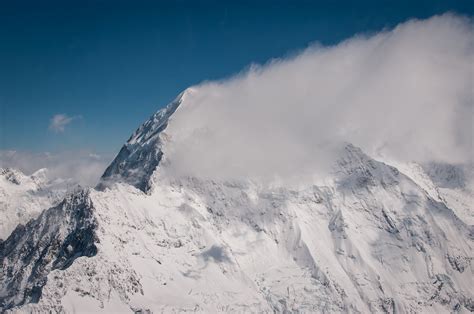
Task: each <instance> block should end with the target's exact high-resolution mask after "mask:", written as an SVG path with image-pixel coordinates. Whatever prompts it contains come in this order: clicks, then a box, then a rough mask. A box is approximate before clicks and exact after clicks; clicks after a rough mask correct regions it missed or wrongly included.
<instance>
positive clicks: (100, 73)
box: [0, 0, 474, 153]
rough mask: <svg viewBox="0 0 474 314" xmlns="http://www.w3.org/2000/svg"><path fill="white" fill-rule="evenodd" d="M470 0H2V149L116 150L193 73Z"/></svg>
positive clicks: (231, 67)
mask: <svg viewBox="0 0 474 314" xmlns="http://www.w3.org/2000/svg"><path fill="white" fill-rule="evenodd" d="M254 2H257V3H258V4H255V3H254ZM473 2H474V1H470V0H468V1H463V0H456V1H452V0H451V1H437V0H431V1H380V0H379V1H363V2H359V1H353V2H351V1H311V2H310V1H304V2H303V1H271V2H270V1H248V2H247V1H235V2H234V3H230V2H224V1H222V2H217V1H216V2H202V1H201V2H198V1H194V2H191V1H189V2H188V1H166V2H165V1H163V2H160V1H99V0H96V1H84V0H81V1H13V0H11V1H7V0H0V38H1V42H0V123H1V125H0V149H15V150H28V151H36V152H39V151H53V152H54V151H62V150H75V149H86V150H92V151H96V152H105V153H113V152H116V151H117V150H118V149H119V148H120V146H121V145H122V144H123V142H124V141H125V140H126V139H127V138H128V137H129V135H130V134H131V133H132V132H133V131H134V130H135V129H136V128H137V127H138V126H139V124H140V123H142V122H143V121H144V120H145V119H146V118H148V116H150V115H151V114H152V113H153V112H155V111H156V110H158V109H159V108H160V107H162V106H164V105H166V104H167V103H168V102H169V101H170V100H172V99H173V98H174V97H175V96H176V95H177V94H178V93H179V92H180V91H182V90H183V89H184V88H186V87H188V86H190V85H193V84H197V83H199V82H201V81H203V80H213V79H219V78H224V77H228V76H230V75H232V74H235V73H236V72H239V71H241V70H242V69H244V68H245V67H247V66H248V65H249V64H251V63H265V62H266V61H267V60H269V59H271V58H275V57H284V56H286V55H289V54H292V53H295V52H297V51H299V50H301V49H304V48H305V47H307V46H308V45H309V44H310V43H314V42H320V43H322V44H324V45H330V44H334V43H337V42H339V41H340V40H342V39H345V38H348V37H351V36H353V35H354V34H356V33H370V32H376V31H379V30H381V29H383V28H390V27H393V26H395V25H396V24H398V23H400V22H403V21H405V20H407V19H409V18H412V17H417V18H427V17H429V16H432V15H434V14H441V13H444V12H446V11H452V12H457V13H460V14H465V15H472V14H473ZM58 113H63V114H67V115H69V116H76V115H80V116H81V117H82V118H81V119H76V120H74V121H73V122H72V123H71V124H70V125H68V126H67V127H66V129H65V131H64V132H62V133H61V132H60V133H55V132H53V131H51V130H49V129H48V125H49V122H50V119H51V117H52V116H53V115H55V114H58Z"/></svg>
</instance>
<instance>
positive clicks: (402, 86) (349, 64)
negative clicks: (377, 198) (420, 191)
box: [164, 14, 474, 178]
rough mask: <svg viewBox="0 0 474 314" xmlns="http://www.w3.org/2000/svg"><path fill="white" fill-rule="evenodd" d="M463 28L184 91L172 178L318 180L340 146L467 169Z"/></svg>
mask: <svg viewBox="0 0 474 314" xmlns="http://www.w3.org/2000/svg"><path fill="white" fill-rule="evenodd" d="M473 57H474V34H473V27H472V20H471V19H469V18H466V17H459V16H455V15H452V14H445V15H442V16H435V17H432V18H430V19H428V20H422V21H420V20H411V21H408V22H406V23H403V24H400V25H399V26H397V27H396V28H394V29H393V30H388V31H383V32H380V33H378V34H375V35H372V36H363V35H360V36H355V37H354V38H351V39H349V40H346V41H344V42H341V43H340V44H338V45H336V46H332V47H322V46H318V45H315V46H313V47H311V48H309V49H307V50H305V51H303V52H301V53H300V54H298V55H296V56H294V57H292V58H288V59H285V60H274V61H272V62H270V63H269V64H267V65H265V66H262V67H259V66H253V67H251V69H250V70H248V71H246V72H245V73H242V74H240V75H238V76H236V77H233V78H230V79H228V80H225V81H220V82H208V83H204V84H201V85H199V86H195V87H193V88H191V89H189V90H188V91H187V93H186V94H185V99H184V100H183V103H182V105H181V107H180V108H179V109H178V111H177V112H176V113H175V114H174V116H173V117H172V122H171V123H170V124H169V127H168V129H167V130H166V133H167V136H168V137H169V144H168V145H166V146H165V156H166V159H165V161H164V165H166V168H167V169H168V170H169V171H172V172H173V173H174V174H183V175H197V176H224V177H227V176H230V177H233V178H235V177H240V176H244V177H275V176H277V177H285V176H294V175H296V176H301V175H303V174H304V173H314V172H317V171H323V170H324V169H325V168H327V165H329V164H331V163H332V162H333V161H334V158H336V155H335V153H334V151H335V150H336V149H337V147H338V145H340V144H341V143H345V142H350V143H353V144H354V145H357V146H359V147H361V148H362V149H363V150H364V151H365V152H367V153H369V154H371V155H373V156H387V157H389V158H396V159H398V160H402V161H418V162H427V161H442V162H449V163H466V162H472V158H473V156H472V155H473V150H472V149H473V146H472V141H473V102H474V101H473V60H474V59H473Z"/></svg>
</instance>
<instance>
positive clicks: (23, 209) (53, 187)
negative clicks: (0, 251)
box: [0, 168, 74, 240]
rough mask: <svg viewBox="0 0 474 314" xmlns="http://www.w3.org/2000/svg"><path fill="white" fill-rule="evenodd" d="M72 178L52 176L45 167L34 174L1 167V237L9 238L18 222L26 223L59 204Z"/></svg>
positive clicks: (71, 184) (70, 184)
mask: <svg viewBox="0 0 474 314" xmlns="http://www.w3.org/2000/svg"><path fill="white" fill-rule="evenodd" d="M72 186H74V184H73V183H72V182H71V180H63V179H55V180H50V179H48V170H47V169H45V168H43V169H40V170H38V171H36V172H35V173H33V174H32V175H30V176H27V175H25V174H24V173H22V172H21V171H20V170H18V169H12V168H0V216H1V217H2V218H1V219H0V240H2V239H3V240H4V239H6V238H7V237H8V236H9V235H10V233H11V232H12V231H13V229H15V227H16V226H17V225H18V224H20V223H21V224H26V223H27V222H28V221H29V220H30V219H32V218H36V217H37V216H38V215H39V214H40V213H41V211H42V210H44V209H47V208H49V207H51V206H53V205H55V204H57V203H59V202H60V201H61V200H62V199H63V198H64V196H65V194H66V191H67V190H68V188H70V187H72Z"/></svg>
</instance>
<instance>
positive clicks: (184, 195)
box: [0, 93, 474, 313]
mask: <svg viewBox="0 0 474 314" xmlns="http://www.w3.org/2000/svg"><path fill="white" fill-rule="evenodd" d="M185 96H186V93H183V94H181V95H180V96H178V98H176V100H174V101H173V102H171V103H170V104H169V105H168V106H167V107H166V108H164V109H162V110H160V111H158V112H157V113H156V114H154V115H153V116H152V117H151V118H150V119H149V120H148V121H146V122H145V123H144V124H143V125H142V126H140V127H139V128H138V129H137V131H135V133H134V134H133V135H132V136H131V137H130V139H129V140H128V141H127V143H126V144H125V145H124V146H123V147H122V149H121V150H120V152H119V154H118V155H117V157H116V158H115V160H114V161H113V162H112V163H111V164H110V166H109V167H108V168H107V170H106V171H105V173H104V175H103V176H102V179H101V182H100V184H99V185H98V187H97V189H85V190H78V191H75V192H72V193H70V194H69V195H68V196H66V197H65V198H64V200H63V201H62V202H60V203H58V204H55V206H53V207H51V208H49V209H45V210H44V211H43V212H42V213H41V214H40V215H39V216H38V217H37V218H35V219H32V220H30V221H29V222H28V223H26V224H25V225H20V226H18V227H17V228H16V229H15V230H14V231H13V232H12V233H11V235H10V236H9V237H8V238H7V239H6V240H5V241H3V242H1V243H0V263H1V265H2V268H1V277H0V284H1V285H0V308H1V310H2V312H10V311H12V312H16V311H26V312H77V311H80V312H135V313H150V312H183V311H194V312H266V313H272V312H356V313H361V312H368V311H370V312H384V313H395V312H401V313H412V312H466V311H474V300H473V294H472V279H473V270H472V256H473V248H472V246H473V240H474V236H473V234H474V229H473V226H472V222H469V219H470V218H469V213H471V215H472V210H470V209H469V208H468V209H467V213H468V214H467V215H466V208H465V207H464V205H462V204H464V203H460V202H455V201H452V199H453V198H456V195H457V196H462V197H463V198H464V199H465V200H469V201H470V204H472V200H473V199H472V192H471V191H470V190H469V185H466V184H464V185H460V184H459V182H460V178H462V182H465V181H469V180H470V179H471V178H469V174H468V172H466V171H464V170H462V168H455V169H456V170H449V169H454V168H447V169H448V170H442V169H446V167H445V168H440V167H434V166H431V168H426V167H423V166H420V165H410V166H407V165H406V166H403V167H402V166H399V167H396V165H390V163H388V162H383V161H381V160H376V159H374V158H372V157H371V156H369V155H367V154H366V153H364V152H363V151H362V150H361V149H360V148H358V147H356V146H354V145H351V144H345V145H343V146H341V147H340V148H339V149H338V150H337V152H338V154H337V158H335V159H334V160H333V162H332V164H331V170H330V171H329V173H328V174H327V175H325V177H324V178H322V179H321V180H318V181H317V182H310V183H302V184H299V185H297V186H295V185H286V184H284V182H283V183H282V182H280V183H278V184H271V183H268V182H260V181H258V180H242V179H230V178H223V179H215V178H213V179H212V178H200V177H196V176H170V175H169V173H165V172H166V167H167V164H166V162H165V163H164V164H161V163H162V162H164V161H165V160H166V158H165V157H166V151H167V145H168V144H169V143H171V142H172V141H173V140H174V139H173V136H174V134H172V133H170V134H167V133H166V132H165V130H166V129H167V127H168V126H169V125H171V124H172V123H173V114H174V113H175V112H176V111H177V109H178V107H179V106H180V104H181V103H182V102H183V98H184V97H185ZM189 107H191V105H190V106H189ZM189 107H188V106H187V107H185V108H184V107H183V108H182V109H180V110H182V111H183V114H186V110H187V109H188V108H189ZM433 167H434V168H433ZM425 169H431V170H429V171H428V170H425ZM446 171H448V174H449V175H444V174H445V172H446ZM5 173H6V172H5V171H3V172H2V174H3V176H4V177H5V178H7V179H8V180H9V182H13V184H16V183H15V182H16V181H18V180H16V179H15V178H16V177H17V176H16V175H6V176H5ZM440 176H442V177H443V178H444V179H443V180H440V179H439V177H440ZM433 178H438V179H433ZM440 182H441V183H440ZM449 182H452V184H449ZM446 195H449V196H450V198H449V199H447V198H446ZM471 217H472V216H471Z"/></svg>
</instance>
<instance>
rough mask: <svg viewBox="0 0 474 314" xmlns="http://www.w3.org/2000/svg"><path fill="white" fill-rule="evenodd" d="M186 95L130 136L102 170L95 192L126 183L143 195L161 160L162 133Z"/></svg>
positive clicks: (181, 95)
mask: <svg viewBox="0 0 474 314" xmlns="http://www.w3.org/2000/svg"><path fill="white" fill-rule="evenodd" d="M185 93H186V91H184V92H183V93H181V94H180V95H178V97H177V98H176V99H175V100H174V101H172V102H171V103H170V104H169V105H168V106H166V107H165V108H164V109H162V110H160V111H158V112H157V113H155V114H154V115H153V116H151V118H150V119H149V120H148V121H146V122H145V123H144V124H142V125H141V126H140V127H139V128H138V129H137V130H136V131H135V133H133V134H132V136H131V137H130V139H129V140H128V141H127V143H125V145H124V146H123V147H122V149H121V150H120V152H119V153H118V155H117V157H115V159H114V160H113V161H112V163H111V164H110V166H109V167H108V168H107V169H106V170H105V172H104V174H103V175H102V178H101V181H100V183H99V184H98V186H97V188H98V189H104V188H105V187H106V186H107V185H108V184H112V183H114V182H125V183H128V184H131V185H133V186H135V187H136V188H138V189H140V190H142V191H144V192H146V191H148V190H149V189H150V187H151V186H150V183H149V180H150V177H151V175H152V174H153V172H154V171H155V169H156V167H157V166H158V164H159V163H160V161H161V158H162V157H163V151H162V144H163V143H162V138H161V136H160V135H161V132H162V131H163V130H165V129H166V127H167V126H168V120H169V118H170V117H171V115H172V114H173V113H174V112H175V111H176V109H178V107H179V105H180V104H181V102H182V99H183V97H184V95H185Z"/></svg>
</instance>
